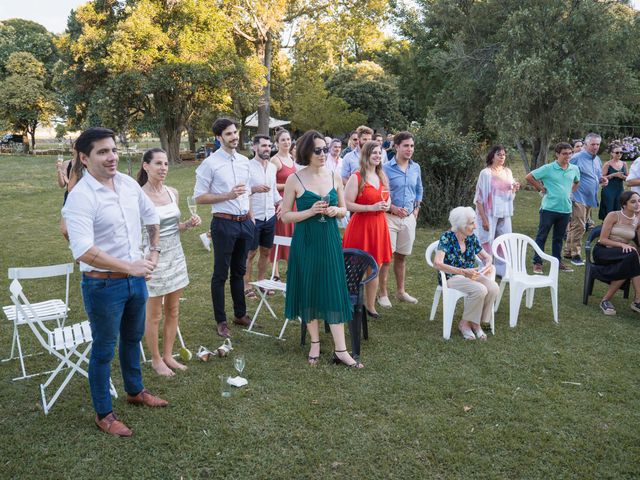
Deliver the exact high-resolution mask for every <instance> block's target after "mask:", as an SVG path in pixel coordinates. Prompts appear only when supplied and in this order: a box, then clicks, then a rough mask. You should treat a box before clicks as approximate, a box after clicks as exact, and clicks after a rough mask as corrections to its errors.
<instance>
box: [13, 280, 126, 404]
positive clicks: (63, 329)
mask: <svg viewBox="0 0 640 480" xmlns="http://www.w3.org/2000/svg"><path fill="white" fill-rule="evenodd" d="M9 289H10V291H11V300H12V301H13V304H14V305H15V307H16V309H17V312H18V315H21V316H22V318H25V319H26V323H27V324H28V325H29V327H30V328H31V331H32V332H33V334H34V335H35V336H36V338H37V339H38V341H39V342H40V345H41V346H42V348H43V349H44V350H45V351H46V352H47V353H49V354H51V356H52V357H54V358H55V359H56V360H57V361H58V365H57V367H56V368H55V369H54V370H52V371H51V372H50V373H51V375H49V378H48V379H47V381H46V382H44V383H41V384H40V395H41V397H42V407H43V409H44V413H45V414H47V413H49V410H51V408H52V407H53V404H54V403H55V402H56V400H57V399H58V397H59V396H60V394H61V393H62V392H63V390H64V389H65V387H66V386H67V384H68V383H69V381H70V380H71V378H72V377H73V376H74V375H75V374H76V373H79V374H81V375H83V376H84V377H86V378H89V374H88V373H87V370H86V369H85V366H86V367H88V365H89V359H88V356H89V352H90V351H91V343H92V337H91V326H90V325H89V321H88V320H85V321H84V322H81V323H76V324H73V325H65V326H60V327H56V328H54V329H53V330H49V329H48V328H47V327H46V326H45V325H44V323H43V321H42V319H41V318H40V316H39V314H38V311H37V310H36V308H35V307H34V306H33V305H32V304H31V303H29V300H28V299H27V297H26V296H25V294H24V292H23V289H22V285H20V281H19V280H17V279H16V280H13V281H12V282H11V286H10V287H9ZM66 369H68V370H66ZM60 373H66V376H65V377H64V379H63V380H62V381H61V382H60V383H59V385H58V387H57V388H56V389H55V391H54V392H53V394H50V395H49V398H48V399H47V388H48V387H49V386H50V385H51V384H52V383H53V381H54V380H55V379H56V377H57V376H58V374H60ZM110 390H111V394H112V395H113V396H114V397H117V396H118V395H117V393H116V390H115V388H114V387H113V384H110Z"/></svg>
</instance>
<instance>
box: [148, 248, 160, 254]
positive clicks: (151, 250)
mask: <svg viewBox="0 0 640 480" xmlns="http://www.w3.org/2000/svg"><path fill="white" fill-rule="evenodd" d="M149 251H150V252H158V253H161V252H162V249H161V248H160V247H149Z"/></svg>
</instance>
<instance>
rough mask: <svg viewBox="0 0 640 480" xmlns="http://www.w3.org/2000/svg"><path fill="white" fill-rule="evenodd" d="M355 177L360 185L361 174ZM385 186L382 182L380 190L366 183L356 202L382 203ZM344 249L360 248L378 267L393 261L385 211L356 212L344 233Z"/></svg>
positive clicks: (357, 173)
mask: <svg viewBox="0 0 640 480" xmlns="http://www.w3.org/2000/svg"><path fill="white" fill-rule="evenodd" d="M354 175H356V177H357V178H358V185H360V178H361V177H360V172H356V173H355V174H354ZM383 187H384V185H383V183H382V182H380V185H379V187H378V188H376V187H374V186H373V185H371V184H370V183H367V182H365V184H364V188H363V189H362V191H361V192H360V193H359V194H358V196H357V197H356V202H355V203H358V204H360V205H373V204H375V203H378V202H380V201H382V189H383ZM342 246H343V247H344V248H359V249H360V250H364V251H365V252H367V253H369V254H370V255H371V256H372V257H373V258H374V259H375V260H376V263H377V264H378V265H382V264H383V263H389V262H390V261H391V255H392V253H391V239H390V238H389V227H388V226H387V217H386V216H385V214H384V212H383V211H378V212H355V213H353V214H352V215H351V220H350V221H349V225H347V229H346V230H345V232H344V239H343V240H342Z"/></svg>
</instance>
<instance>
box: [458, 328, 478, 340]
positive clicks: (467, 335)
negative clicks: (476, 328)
mask: <svg viewBox="0 0 640 480" xmlns="http://www.w3.org/2000/svg"><path fill="white" fill-rule="evenodd" d="M458 330H460V333H461V334H462V338H464V339H465V340H475V339H476V336H475V335H474V334H473V330H471V329H470V328H469V327H467V328H460V327H458Z"/></svg>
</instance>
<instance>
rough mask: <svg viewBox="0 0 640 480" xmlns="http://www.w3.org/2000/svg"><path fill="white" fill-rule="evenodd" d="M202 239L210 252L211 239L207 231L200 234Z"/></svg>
mask: <svg viewBox="0 0 640 480" xmlns="http://www.w3.org/2000/svg"><path fill="white" fill-rule="evenodd" d="M200 240H201V241H202V245H204V248H206V249H207V250H208V251H209V252H210V251H211V239H210V238H209V237H208V236H207V234H206V232H205V233H201V234H200Z"/></svg>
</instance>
